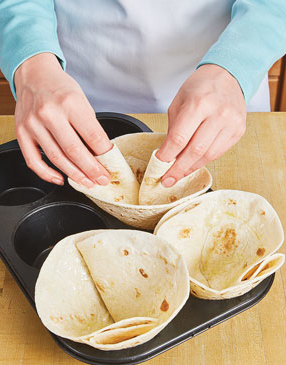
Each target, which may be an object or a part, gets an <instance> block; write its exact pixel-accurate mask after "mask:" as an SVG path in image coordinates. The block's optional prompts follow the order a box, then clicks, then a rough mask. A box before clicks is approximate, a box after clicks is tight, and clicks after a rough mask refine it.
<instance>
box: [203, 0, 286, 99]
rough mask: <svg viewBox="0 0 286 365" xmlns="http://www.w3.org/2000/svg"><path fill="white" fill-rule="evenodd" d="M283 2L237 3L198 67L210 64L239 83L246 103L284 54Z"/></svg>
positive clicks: (285, 11) (285, 4)
mask: <svg viewBox="0 0 286 365" xmlns="http://www.w3.org/2000/svg"><path fill="white" fill-rule="evenodd" d="M285 19H286V1H285V0H271V1H270V0H251V1H250V0H237V1H236V2H235V4H234V5H233V8H232V17H231V22H230V23H229V25H228V26H227V27H226V29H225V30H224V32H223V33H222V34H221V36H220V38H219V39H218V41H217V42H216V43H215V44H214V45H213V46H212V47H211V48H210V50H209V51H208V52H207V53H206V55H205V56H204V58H203V59H202V61H201V62H200V64H199V65H198V67H199V66H200V65H203V64H208V63H213V64H217V65H219V66H221V67H223V68H225V69H226V70H228V71H229V72H230V73H231V74H232V75H233V76H234V77H235V78H236V79H237V80H238V82H239V84H240V86H241V89H242V91H243V93H244V97H245V100H246V102H248V101H249V100H250V98H251V97H252V96H253V94H254V93H255V91H256V90H257V88H258V86H259V84H260V82H261V80H262V79H263V77H264V76H265V74H266V73H267V71H268V70H269V68H270V67H271V65H272V64H273V63H274V62H275V61H276V60H278V59H279V58H280V57H282V56H283V54H284V53H285V52H286V20H285Z"/></svg>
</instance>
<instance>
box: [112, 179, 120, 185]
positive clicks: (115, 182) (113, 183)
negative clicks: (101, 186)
mask: <svg viewBox="0 0 286 365" xmlns="http://www.w3.org/2000/svg"><path fill="white" fill-rule="evenodd" d="M110 183H111V184H112V185H119V184H120V181H119V180H113V181H110Z"/></svg>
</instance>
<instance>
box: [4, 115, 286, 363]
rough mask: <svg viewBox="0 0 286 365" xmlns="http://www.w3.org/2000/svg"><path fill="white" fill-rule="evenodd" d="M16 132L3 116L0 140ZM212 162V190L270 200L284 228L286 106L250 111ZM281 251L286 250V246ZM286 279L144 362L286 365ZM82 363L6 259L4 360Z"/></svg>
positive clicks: (282, 275)
mask: <svg viewBox="0 0 286 365" xmlns="http://www.w3.org/2000/svg"><path fill="white" fill-rule="evenodd" d="M137 118H138V119H140V120H142V121H143V122H145V123H146V124H148V125H149V126H150V127H151V128H152V129H153V130H156V131H165V130H166V128H167V117H166V115H159V114H149V115H148V114H146V115H137ZM13 138H14V127H13V117H5V116H4V117H0V143H4V142H7V141H8V140H11V139H13ZM209 168H210V170H211V172H212V174H213V177H214V189H220V188H228V189H239V190H246V191H251V192H255V193H258V194H261V195H262V196H264V197H265V198H266V199H268V200H269V201H270V203H271V204H272V205H273V206H274V208H275V209H276V210H277V212H278V214H279V216H280V218H281V221H282V223H283V226H284V230H285V228H286V184H285V183H286V113H250V114H249V115H248V126H247V132H246V134H245V136H244V137H243V138H242V139H241V140H240V142H239V143H238V144H237V145H236V146H235V147H233V148H232V149H231V150H230V151H229V152H227V153H226V154H225V155H224V156H223V157H221V158H220V159H219V160H217V161H215V162H213V163H211V164H210V165H209ZM0 173H1V171H0ZM0 219H1V217H0ZM280 251H282V252H284V253H285V252H286V250H285V247H284V246H283V247H282V249H281V250H280ZM285 281H286V265H284V267H283V268H282V269H281V270H280V271H279V272H278V273H277V274H276V278H275V281H274V284H273V286H272V288H271V290H270V292H269V293H268V295H267V296H266V297H265V298H264V299H263V300H262V301H261V302H260V303H259V304H257V305H256V306H254V307H253V308H251V309H249V310H247V311H246V312H243V313H241V314H239V315H237V316H236V317H234V318H232V319H229V320H228V321H226V322H224V323H222V324H220V325H218V326H216V327H214V328H212V329H210V330H208V331H207V332H204V333H202V334H200V335H199V336H197V337H194V338H193V339H191V340H188V341H187V342H185V343H183V344H181V345H179V346H177V347H175V348H174V349H171V350H169V351H167V352H165V353H164V354H162V355H160V356H158V357H156V358H154V359H152V360H149V361H147V362H145V363H144V364H146V365H245V364H247V365H285V364H286V298H285V289H286V288H285V284H286V283H285ZM191 315H192V313H190V316H191ZM79 363H80V362H78V361H77V360H74V359H72V358H70V357H69V356H68V355H66V354H65V353H64V352H63V351H62V350H60V349H59V348H58V346H57V345H56V344H55V343H54V342H53V340H52V338H51V337H50V335H49V334H48V332H47V331H46V330H45V328H44V327H43V326H42V324H41V322H40V320H39V318H38V317H37V315H36V313H35V312H34V311H33V310H32V308H31V306H30V304H29V303H28V301H27V300H26V298H25V297H24V295H23V294H22V292H21V291H20V289H19V288H18V286H17V284H16V283H15V282H14V280H13V279H12V277H11V275H10V274H9V273H8V271H7V270H6V268H5V266H4V264H3V263H2V262H1V260H0V364H1V365H63V364H69V365H72V364H75V365H77V364H79Z"/></svg>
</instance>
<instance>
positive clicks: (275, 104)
mask: <svg viewBox="0 0 286 365" xmlns="http://www.w3.org/2000/svg"><path fill="white" fill-rule="evenodd" d="M269 86H270V98H271V111H286V55H285V56H284V57H283V58H281V59H280V60H279V61H277V62H276V63H275V64H274V65H273V66H272V68H271V69H270V71H269ZM14 111H15V101H14V99H13V97H12V94H11V91H10V88H9V85H8V82H7V81H6V80H5V78H4V76H3V74H2V73H1V71H0V115H7V114H14Z"/></svg>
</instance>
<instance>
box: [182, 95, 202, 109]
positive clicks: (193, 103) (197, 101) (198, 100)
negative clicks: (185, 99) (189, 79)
mask: <svg viewBox="0 0 286 365" xmlns="http://www.w3.org/2000/svg"><path fill="white" fill-rule="evenodd" d="M205 97H207V95H206V96H205ZM205 97H203V96H202V95H193V96H192V98H191V100H190V101H189V103H188V105H187V107H188V109H200V108H201V107H202V106H204V104H205Z"/></svg>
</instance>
